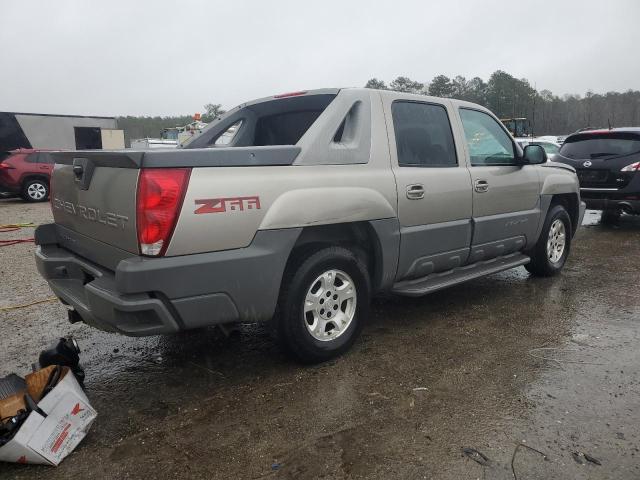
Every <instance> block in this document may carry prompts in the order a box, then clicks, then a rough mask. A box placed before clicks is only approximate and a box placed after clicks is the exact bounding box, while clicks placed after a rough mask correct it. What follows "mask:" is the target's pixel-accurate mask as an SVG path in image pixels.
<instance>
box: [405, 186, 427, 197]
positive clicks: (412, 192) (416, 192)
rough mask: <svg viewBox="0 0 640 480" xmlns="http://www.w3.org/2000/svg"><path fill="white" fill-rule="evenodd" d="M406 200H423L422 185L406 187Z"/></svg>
mask: <svg viewBox="0 0 640 480" xmlns="http://www.w3.org/2000/svg"><path fill="white" fill-rule="evenodd" d="M407 198H408V199H409V200H421V199H423V198H424V185H422V184H421V183H415V184H413V185H407Z"/></svg>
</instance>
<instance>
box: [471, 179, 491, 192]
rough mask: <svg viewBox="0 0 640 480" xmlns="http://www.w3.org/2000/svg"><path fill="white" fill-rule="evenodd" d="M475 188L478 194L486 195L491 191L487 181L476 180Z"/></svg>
mask: <svg viewBox="0 0 640 480" xmlns="http://www.w3.org/2000/svg"><path fill="white" fill-rule="evenodd" d="M473 188H475V190H476V192H478V193H484V192H486V191H488V190H489V182H487V181H486V180H476V181H475V182H474V183H473Z"/></svg>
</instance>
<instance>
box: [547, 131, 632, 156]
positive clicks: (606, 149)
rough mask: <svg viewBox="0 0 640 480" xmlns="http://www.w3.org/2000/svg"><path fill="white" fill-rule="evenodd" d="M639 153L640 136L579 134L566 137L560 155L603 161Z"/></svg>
mask: <svg viewBox="0 0 640 480" xmlns="http://www.w3.org/2000/svg"><path fill="white" fill-rule="evenodd" d="M634 153H640V136H639V135H635V134H633V133H628V132H609V131H606V132H602V133H598V132H596V133H581V134H578V135H572V136H571V137H568V138H567V139H566V140H565V142H564V143H563V144H562V147H560V154H561V155H562V156H564V157H566V158H571V159H580V160H581V159H595V158H600V159H605V158H613V157H620V156H623V155H630V154H634Z"/></svg>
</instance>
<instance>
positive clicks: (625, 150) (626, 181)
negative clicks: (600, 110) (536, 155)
mask: <svg viewBox="0 0 640 480" xmlns="http://www.w3.org/2000/svg"><path fill="white" fill-rule="evenodd" d="M554 161H556V162H562V163H566V164H568V165H571V166H572V167H574V168H575V169H576V172H577V173H578V179H579V180H580V196H581V197H582V199H583V200H584V201H585V202H586V204H587V208H593V209H596V210H602V211H603V215H602V218H603V220H604V221H610V220H614V219H616V218H617V217H618V216H619V215H620V213H622V212H624V213H629V214H636V215H639V214H640V128H613V129H610V130H591V131H586V132H580V133H576V134H573V135H570V136H569V137H567V139H566V140H565V142H564V144H563V145H562V147H561V148H560V152H559V153H558V154H557V155H556V156H555V158H554Z"/></svg>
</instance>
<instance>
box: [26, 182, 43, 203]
mask: <svg viewBox="0 0 640 480" xmlns="http://www.w3.org/2000/svg"><path fill="white" fill-rule="evenodd" d="M46 194H47V189H46V188H45V186H44V185H42V184H41V183H32V184H31V185H29V186H28V187H27V195H29V196H30V197H31V198H33V199H34V200H42V199H43V198H44V197H45V195H46Z"/></svg>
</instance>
